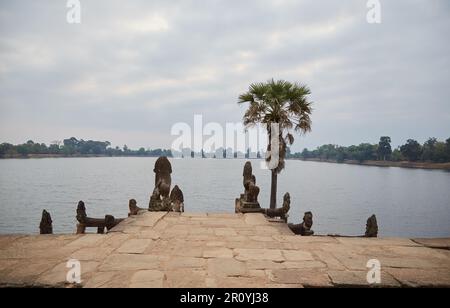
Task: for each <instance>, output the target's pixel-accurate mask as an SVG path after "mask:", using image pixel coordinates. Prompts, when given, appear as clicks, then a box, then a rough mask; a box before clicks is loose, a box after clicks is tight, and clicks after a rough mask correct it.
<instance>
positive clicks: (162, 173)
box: [148, 156, 172, 212]
mask: <svg viewBox="0 0 450 308" xmlns="http://www.w3.org/2000/svg"><path fill="white" fill-rule="evenodd" d="M153 172H155V187H154V188H153V193H152V195H151V197H150V202H149V206H148V210H149V211H152V212H158V211H171V210H172V202H171V200H170V197H169V194H170V185H171V184H172V178H171V173H172V166H171V164H170V162H169V160H168V159H167V157H165V156H162V157H159V158H158V159H157V160H156V162H155V168H154V169H153Z"/></svg>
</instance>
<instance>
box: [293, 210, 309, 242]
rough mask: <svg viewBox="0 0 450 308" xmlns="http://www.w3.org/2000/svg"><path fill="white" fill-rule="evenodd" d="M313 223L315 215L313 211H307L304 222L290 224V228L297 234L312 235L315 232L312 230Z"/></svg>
mask: <svg viewBox="0 0 450 308" xmlns="http://www.w3.org/2000/svg"><path fill="white" fill-rule="evenodd" d="M312 225H313V215H312V213H311V212H306V213H305V215H304V216H303V222H302V223H301V224H298V225H295V224H288V226H289V228H290V229H291V230H292V232H294V233H295V234H297V235H303V236H310V235H313V234H314V231H313V230H311V227H312Z"/></svg>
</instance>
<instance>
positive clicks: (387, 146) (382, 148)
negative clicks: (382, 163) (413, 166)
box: [377, 136, 392, 160]
mask: <svg viewBox="0 0 450 308" xmlns="http://www.w3.org/2000/svg"><path fill="white" fill-rule="evenodd" d="M377 152H378V158H379V159H382V160H386V159H389V158H390V156H391V154H392V148H391V137H387V136H384V137H380V142H379V143H378V151H377Z"/></svg>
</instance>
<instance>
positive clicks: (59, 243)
mask: <svg viewBox="0 0 450 308" xmlns="http://www.w3.org/2000/svg"><path fill="white" fill-rule="evenodd" d="M449 246H450V239H405V238H378V239H368V238H356V237H355V238H348V237H330V236H313V237H301V236H296V235H294V234H292V232H291V231H290V230H289V228H288V227H287V225H286V224H284V223H280V222H274V221H269V220H267V219H266V218H265V217H264V216H263V215H262V214H245V215H244V214H210V213H182V214H177V213H162V212H159V213H151V212H144V213H141V214H140V215H138V216H134V217H130V218H128V219H126V220H125V221H124V222H123V223H121V224H119V225H118V226H116V227H115V228H114V229H113V230H111V232H110V233H108V234H105V235H97V234H85V235H45V236H41V235H29V236H26V235H11V236H9V235H8V236H0V286H3V287H5V286H45V287H71V286H73V285H70V284H68V283H67V282H66V275H67V271H68V270H69V269H68V268H67V267H66V263H67V261H68V260H70V259H76V260H79V261H80V264H81V279H82V282H81V286H83V287H87V288H110V287H132V288H138V287H139V288H140V287H145V288H160V287H194V288H195V287H218V288H233V287H243V288H258V287H263V288H264V287H268V288H302V287H354V286H356V287H380V286H381V287H442V286H443V287H450V250H449ZM372 259H377V260H378V261H379V262H380V265H381V272H380V277H381V282H380V284H369V283H368V282H367V274H368V271H369V270H370V268H368V267H367V262H368V261H369V260H372Z"/></svg>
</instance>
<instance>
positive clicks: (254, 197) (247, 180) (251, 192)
mask: <svg viewBox="0 0 450 308" xmlns="http://www.w3.org/2000/svg"><path fill="white" fill-rule="evenodd" d="M242 175H243V178H244V179H243V185H244V193H243V194H241V196H240V198H237V199H236V205H235V211H236V213H239V212H241V213H248V212H260V209H261V206H260V205H259V202H258V195H259V191H260V190H259V187H258V186H256V177H255V175H254V174H253V169H252V164H251V162H249V161H248V162H246V163H245V165H244V172H243V174H242Z"/></svg>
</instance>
